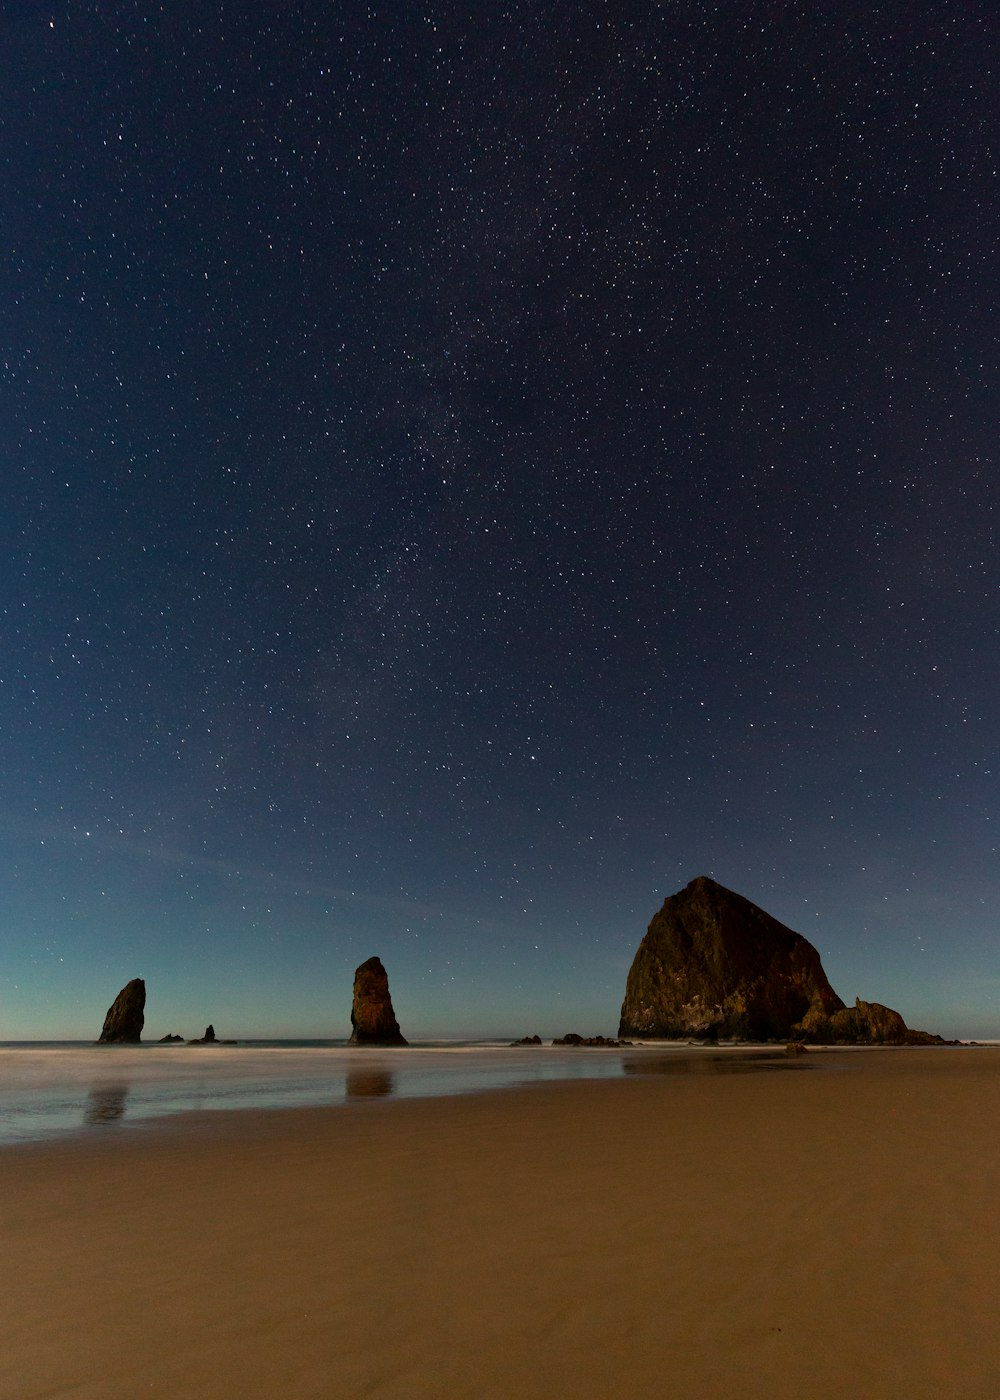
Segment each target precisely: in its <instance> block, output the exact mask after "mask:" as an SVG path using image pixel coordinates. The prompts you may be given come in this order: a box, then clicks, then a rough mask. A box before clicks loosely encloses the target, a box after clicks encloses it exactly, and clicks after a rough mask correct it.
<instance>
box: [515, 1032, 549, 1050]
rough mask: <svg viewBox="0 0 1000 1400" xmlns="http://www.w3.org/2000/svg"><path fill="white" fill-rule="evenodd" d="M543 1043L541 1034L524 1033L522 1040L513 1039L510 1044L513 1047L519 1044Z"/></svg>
mask: <svg viewBox="0 0 1000 1400" xmlns="http://www.w3.org/2000/svg"><path fill="white" fill-rule="evenodd" d="M541 1043H542V1037H541V1036H540V1035H522V1037H521V1039H520V1040H512V1041H511V1042H510V1045H511V1049H513V1048H514V1047H515V1046H517V1045H541Z"/></svg>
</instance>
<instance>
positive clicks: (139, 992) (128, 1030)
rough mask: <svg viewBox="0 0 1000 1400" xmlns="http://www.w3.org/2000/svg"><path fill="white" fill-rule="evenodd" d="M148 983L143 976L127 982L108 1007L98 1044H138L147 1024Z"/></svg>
mask: <svg viewBox="0 0 1000 1400" xmlns="http://www.w3.org/2000/svg"><path fill="white" fill-rule="evenodd" d="M145 1008H146V984H145V982H144V981H143V980H142V978H141V977H133V978H132V981H131V982H128V983H126V985H125V986H124V987H122V989H121V991H120V992H119V993H118V995H117V996H116V997H115V999H114V1001H113V1002H112V1003H111V1005H110V1006H109V1007H108V1014H107V1015H106V1016H105V1018H104V1029H103V1030H102V1031H101V1035H100V1039H99V1040H98V1042H97V1043H98V1045H138V1044H139V1041H140V1040H141V1039H142V1028H143V1025H144V1024H145V1020H146V1017H145Z"/></svg>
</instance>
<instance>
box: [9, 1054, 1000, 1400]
mask: <svg viewBox="0 0 1000 1400" xmlns="http://www.w3.org/2000/svg"><path fill="white" fill-rule="evenodd" d="M594 1053H600V1052H594ZM998 1218H1000V1052H997V1051H992V1050H974V1049H960V1050H904V1051H870V1052H855V1053H846V1054H837V1053H827V1054H823V1053H819V1054H817V1053H813V1054H810V1055H809V1056H806V1057H803V1060H802V1062H801V1063H796V1064H795V1065H794V1066H790V1067H789V1069H788V1071H787V1072H784V1071H783V1070H781V1069H777V1070H770V1071H760V1072H755V1073H721V1074H720V1073H698V1072H693V1073H679V1072H675V1073H670V1074H662V1075H657V1074H636V1075H630V1076H628V1077H627V1078H625V1079H621V1080H600V1081H591V1082H580V1081H574V1082H570V1083H561V1084H546V1085H540V1086H536V1087H533V1088H530V1089H523V1090H512V1091H504V1092H499V1093H493V1094H483V1095H479V1096H474V1097H464V1098H452V1099H427V1100H385V1099H381V1100H379V1099H373V1100H371V1101H370V1102H366V1103H355V1104H351V1105H348V1106H346V1107H342V1108H332V1109H310V1110H302V1111H286V1112H270V1113H262V1114H248V1113H238V1114H237V1113H233V1114H214V1115H190V1116H188V1117H185V1118H183V1119H175V1120H172V1121H169V1122H165V1123H163V1124H162V1125H156V1126H153V1127H149V1126H144V1127H142V1128H139V1129H134V1130H128V1131H125V1132H121V1131H119V1130H118V1129H116V1128H113V1127H112V1128H110V1129H108V1130H107V1131H104V1130H101V1132H99V1133H95V1134H91V1135H89V1136H87V1137H85V1138H77V1139H72V1140H65V1141H61V1142H58V1143H53V1144H47V1145H44V1146H23V1147H10V1148H6V1149H4V1150H3V1151H0V1238H2V1241H3V1261H4V1279H5V1287H4V1295H5V1298H4V1303H3V1307H2V1308H0V1395H2V1396H4V1397H10V1400H35V1398H36V1397H37V1398H38V1400H41V1397H46V1400H50V1398H51V1397H63V1396H65V1397H72V1398H73V1400H135V1397H138V1396H150V1397H157V1398H158V1400H168V1398H169V1400H180V1397H183V1400H201V1397H204V1398H205V1400H209V1397H211V1400H237V1397H239V1398H240V1400H250V1398H251V1397H268V1398H269V1400H271V1397H274V1398H275V1400H277V1397H281V1400H298V1397H314V1396H315V1397H324V1400H331V1397H332V1398H336V1397H341V1396H343V1397H348V1396H350V1397H354V1396H364V1397H385V1398H386V1400H388V1398H389V1397H392V1400H424V1398H425V1397H426V1398H427V1400H430V1397H434V1400H465V1398H466V1397H470V1398H471V1397H483V1400H486V1397H489V1400H493V1397H496V1400H501V1398H502V1400H542V1397H546V1400H563V1397H565V1400H570V1397H573V1400H626V1397H627V1398H628V1400H631V1398H632V1397H638V1396H651V1397H652V1396H663V1397H669V1396H672V1395H682V1394H683V1395H692V1396H698V1397H699V1400H724V1398H725V1400H729V1397H739V1398H740V1400H758V1398H759V1400H765V1397H766V1400H786V1397H787V1400H792V1397H794V1398H795V1400H803V1398H804V1397H808V1400H835V1397H836V1400H839V1398H840V1397H844V1398H845V1400H847V1397H850V1400H858V1398H859V1397H864V1400H903V1397H907V1400H923V1398H924V1397H926V1398H927V1400H930V1397H935V1400H938V1398H939V1397H944V1396H952V1395H954V1396H960V1397H962V1400H987V1398H988V1400H995V1397H997V1396H998V1395H1000V1327H998V1325H997V1318H996V1311H997V1302H996V1300H997V1296H998V1284H1000V1239H998V1234H1000V1230H998V1223H997V1222H998Z"/></svg>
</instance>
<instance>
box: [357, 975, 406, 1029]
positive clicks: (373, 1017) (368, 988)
mask: <svg viewBox="0 0 1000 1400" xmlns="http://www.w3.org/2000/svg"><path fill="white" fill-rule="evenodd" d="M351 1028H352V1029H351V1038H350V1040H349V1041H348V1044H349V1045H405V1044H406V1041H405V1040H404V1039H403V1035H402V1032H401V1031H400V1029H399V1022H398V1021H397V1020H396V1015H395V1012H394V1011H393V1009H392V998H391V997H390V995H389V975H388V973H387V972H386V970H385V968H384V967H383V966H382V963H381V961H380V960H379V959H378V958H369V959H368V961H367V962H363V963H362V964H361V966H360V967H359V968H358V969H357V971H356V972H355V974H354V1002H353V1005H352V1006H351Z"/></svg>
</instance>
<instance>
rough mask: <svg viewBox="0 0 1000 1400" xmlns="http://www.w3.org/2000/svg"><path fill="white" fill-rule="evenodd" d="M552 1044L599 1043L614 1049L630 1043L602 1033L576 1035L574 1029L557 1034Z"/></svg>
mask: <svg viewBox="0 0 1000 1400" xmlns="http://www.w3.org/2000/svg"><path fill="white" fill-rule="evenodd" d="M552 1044H553V1045H590V1046H594V1045H600V1046H604V1047H605V1048H606V1049H609V1050H614V1049H615V1048H619V1047H621V1046H623V1045H631V1044H632V1042H631V1041H630V1040H612V1039H611V1038H610V1036H603V1035H577V1033H576V1031H568V1032H567V1033H566V1035H561V1036H557V1037H556V1038H555V1040H554V1041H553V1042H552Z"/></svg>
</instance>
